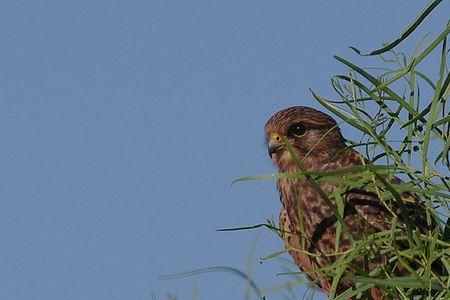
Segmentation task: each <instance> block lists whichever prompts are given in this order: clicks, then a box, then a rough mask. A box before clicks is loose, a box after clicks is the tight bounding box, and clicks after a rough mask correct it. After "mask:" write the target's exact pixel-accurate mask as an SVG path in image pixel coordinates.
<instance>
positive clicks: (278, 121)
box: [264, 106, 345, 169]
mask: <svg viewBox="0 0 450 300" xmlns="http://www.w3.org/2000/svg"><path fill="white" fill-rule="evenodd" d="M264 129H265V133H266V141H267V148H268V151H269V156H270V158H271V159H273V160H274V162H275V164H276V165H277V166H278V167H279V168H280V169H285V168H283V166H285V165H286V164H292V163H293V159H292V156H291V154H290V153H289V151H288V148H287V145H286V144H287V143H289V144H290V145H291V146H292V150H293V151H294V154H295V155H296V156H297V158H299V159H303V158H305V156H308V158H309V159H312V160H314V161H315V162H319V161H320V162H322V161H323V160H324V159H326V158H331V156H333V155H334V154H336V153H337V152H338V151H339V150H341V149H343V148H344V147H345V139H344V138H343V137H342V134H341V132H340V129H339V127H338V126H337V123H336V121H335V120H334V119H333V118H332V117H330V116H329V115H327V114H325V113H323V112H321V111H318V110H316V109H313V108H310V107H306V106H294V107H290V108H286V109H283V110H281V111H279V112H277V113H276V114H274V115H273V116H272V117H271V118H270V119H269V120H268V121H267V123H266V126H265V128H264Z"/></svg>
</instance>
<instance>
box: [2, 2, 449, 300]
mask: <svg viewBox="0 0 450 300" xmlns="http://www.w3.org/2000/svg"><path fill="white" fill-rule="evenodd" d="M426 3H427V1H410V0H398V1H392V0H384V1H361V0H341V1H267V0H258V1H236V0H227V1H211V0H204V1H155V0H154V1H100V0H89V1H81V0H78V1H65V0H58V1H37V0H36V1H32V0H29V1H19V0H14V1H12V0H11V1H0V41H1V43H0V241H1V243H0V299H47V300H51V299H58V300H61V299H68V300H72V299H96V300H98V299H108V300H114V299H140V300H143V299H152V293H154V295H156V297H157V298H158V299H165V298H166V296H165V294H166V292H174V293H177V294H178V296H179V298H180V299H182V300H185V299H191V295H192V292H193V289H194V287H193V286H194V285H196V286H197V294H198V298H197V299H243V295H244V290H245V288H246V283H245V282H244V281H243V280H241V279H239V278H237V277H236V276H233V275H230V274H224V273H211V274H203V275H199V276H197V277H195V278H184V279H179V280H174V281H161V280H159V279H158V275H159V274H170V273H177V272H182V271H189V270H193V269H197V268H201V267H209V266H217V265H223V266H230V267H236V268H239V269H243V270H245V268H246V267H247V256H248V253H249V251H250V248H251V245H252V243H253V242H254V241H255V239H256V237H257V236H258V235H259V240H258V244H257V247H256V252H255V258H254V260H253V263H252V265H253V267H254V279H255V281H256V282H257V284H258V285H260V286H261V287H267V286H269V285H273V284H280V283H283V282H285V280H286V278H283V277H277V276H276V274H277V273H278V272H280V271H282V268H281V264H280V263H279V262H278V261H275V260H273V261H267V262H265V263H263V264H259V263H258V258H259V257H262V256H264V255H267V254H270V253H272V252H275V251H278V250H280V249H282V247H283V246H282V243H281V240H280V239H279V238H278V237H277V236H276V235H275V234H274V233H272V232H270V231H269V230H267V229H258V230H253V231H241V232H228V233H218V232H215V230H216V229H218V228H223V227H233V226H241V225H252V224H257V223H262V222H265V220H266V219H267V218H268V217H277V215H278V211H279V208H280V203H279V200H278V196H277V192H276V189H275V183H274V182H271V181H264V182H263V181H260V182H251V183H244V184H238V185H235V186H233V187H232V186H230V183H231V181H232V180H233V179H235V178H238V177H242V176H246V175H256V174H262V173H269V172H273V171H274V168H273V167H272V165H271V162H270V161H269V158H268V155H267V151H266V148H265V146H264V135H263V126H264V123H265V121H266V120H267V119H268V118H269V117H270V116H271V115H272V114H273V113H274V112H276V111H277V110H279V109H281V108H284V107H287V106H292V105H299V104H301V105H309V106H313V107H316V108H320V106H319V104H318V103H315V101H314V100H313V99H312V97H311V95H310V93H309V91H308V88H314V89H315V90H317V91H319V93H321V94H322V95H331V88H330V86H329V78H330V76H331V75H333V74H335V73H336V72H339V71H342V70H343V69H344V68H343V67H342V66H340V65H339V64H337V63H336V62H335V61H333V59H332V55H333V54H340V55H343V56H345V57H351V58H354V59H356V61H363V59H362V58H357V57H356V56H355V54H354V53H353V52H352V51H350V50H349V49H348V48H347V47H348V46H349V45H355V46H357V47H359V48H361V49H363V50H372V49H374V48H377V47H379V46H380V45H381V44H382V43H383V42H386V41H390V40H392V39H393V38H396V37H397V36H398V35H399V34H400V33H401V32H402V31H403V29H404V28H405V27H406V25H407V24H409V22H410V21H411V20H412V19H413V18H414V17H415V16H416V15H417V14H418V13H419V12H420V11H421V9H422V8H423V7H424V6H425V5H426ZM449 11H450V9H449V5H448V3H445V4H443V5H441V10H440V12H438V13H436V14H434V15H433V19H432V20H429V21H427V22H426V23H425V25H426V28H427V29H426V30H425V31H420V32H419V33H418V34H416V35H414V36H413V37H412V39H411V41H412V42H413V44H416V43H417V41H418V39H420V37H422V36H423V35H424V33H425V32H427V31H434V32H435V33H436V32H437V31H438V30H439V29H441V28H442V27H443V25H444V24H445V22H446V21H447V18H448V16H449V13H448V12H449ZM349 132H350V131H348V128H346V127H344V134H345V133H347V135H348V134H349ZM297 292H298V294H300V295H301V293H302V289H299V290H298V291H297ZM268 296H269V299H280V298H281V295H280V294H275V295H270V294H269V295H268ZM317 299H319V298H317Z"/></svg>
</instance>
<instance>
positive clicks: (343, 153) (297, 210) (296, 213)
mask: <svg viewBox="0 0 450 300" xmlns="http://www.w3.org/2000/svg"><path fill="white" fill-rule="evenodd" d="M265 134H266V138H267V146H268V151H269V156H270V157H271V159H272V160H273V162H274V164H275V166H276V167H277V168H278V169H279V172H281V173H295V172H296V173H298V172H300V171H301V170H300V169H299V166H298V162H296V159H297V160H299V161H301V163H302V165H303V167H304V169H305V170H307V171H325V172H326V171H333V170H338V169H341V168H346V167H351V166H357V165H362V164H363V162H364V159H363V158H362V156H361V155H360V154H359V153H358V152H357V151H355V150H353V149H352V148H350V147H348V146H347V145H346V140H345V139H344V137H343V136H342V134H341V131H340V129H339V127H338V126H337V123H336V121H335V120H334V119H333V118H332V117H330V116H328V115H327V114H325V113H323V112H320V111H318V110H315V109H313V108H309V107H305V106H295V107H290V108H287V109H284V110H281V111H279V112H277V113H276V114H275V115H273V116H272V117H271V118H270V119H269V120H268V121H267V123H266V125H265ZM288 144H289V145H290V147H289V145H288ZM292 154H294V155H292ZM393 181H394V182H397V183H399V182H400V180H399V179H398V178H395V177H393V179H390V182H393ZM316 183H317V186H315V187H314V186H312V182H311V181H309V180H307V179H305V178H303V179H301V178H300V179H297V178H292V177H291V178H281V179H279V180H278V182H277V189H278V191H279V194H280V200H281V203H282V206H283V207H282V210H281V213H280V228H281V235H282V238H283V240H284V242H285V247H286V249H287V250H289V253H290V254H291V256H292V257H293V259H294V261H295V263H296V265H298V267H299V268H300V269H301V270H302V271H303V272H305V273H306V275H307V276H308V277H309V279H310V280H311V281H313V282H314V283H315V284H316V285H317V286H318V287H319V288H320V289H321V290H323V291H324V292H325V293H328V292H329V291H330V289H331V287H332V278H331V277H329V276H328V277H327V276H323V275H322V274H321V273H320V272H317V271H314V270H317V269H318V268H323V267H326V266H329V265H331V264H332V263H333V262H334V261H335V260H336V259H337V256H333V255H326V254H330V253H335V251H336V249H335V247H336V227H337V226H338V223H339V222H337V219H336V216H335V213H334V212H333V210H332V208H331V206H330V202H327V201H326V199H324V198H325V196H328V197H330V198H329V199H328V200H329V201H331V203H332V204H334V205H336V200H334V199H333V197H332V196H333V191H334V190H335V189H336V188H337V187H338V186H337V185H336V184H332V183H328V182H322V181H317V182H316ZM317 187H319V188H320V190H321V191H322V193H321V192H320V191H319V190H318V189H317ZM402 196H403V195H402ZM408 197H409V198H411V199H413V200H414V201H410V202H414V203H413V204H408V214H409V217H410V220H411V223H413V225H414V226H415V228H419V230H420V231H421V232H424V231H425V230H426V218H425V217H424V216H425V208H424V206H423V203H419V202H420V199H419V198H418V197H417V196H415V195H412V194H410V195H408ZM330 199H331V200H330ZM342 199H343V202H344V203H345V208H344V210H343V213H342V219H343V220H344V222H345V223H346V225H347V231H342V233H341V234H340V241H339V244H338V249H337V252H338V253H340V252H343V251H345V250H348V249H349V248H350V247H351V245H352V239H363V238H364V237H365V236H367V235H370V234H373V233H376V232H380V231H383V230H387V229H389V228H391V224H392V220H393V217H394V215H395V217H396V220H398V221H397V223H398V224H400V223H401V222H403V221H404V220H403V219H404V218H402V215H401V213H400V211H399V210H398V209H397V210H395V209H393V210H389V209H388V208H387V207H386V205H385V204H384V203H383V202H382V200H380V199H379V198H378V196H377V195H376V194H374V193H371V192H369V191H364V190H348V191H347V192H346V193H345V194H344V195H342ZM393 212H394V213H393ZM403 216H404V215H403ZM348 231H351V233H352V236H350V234H349V232H348ZM302 233H303V236H302ZM298 249H303V250H304V251H298ZM312 254H314V255H312ZM360 263H361V264H364V261H361V262H360ZM376 263H377V262H374V261H371V262H369V265H370V266H372V267H373V266H374V265H376ZM353 285H354V283H352V282H350V281H348V280H345V279H341V280H340V282H339V285H338V286H337V289H336V291H337V294H340V293H342V292H343V291H345V290H346V289H348V288H350V287H352V286H353ZM370 293H371V297H372V298H373V299H386V297H387V296H386V295H385V294H384V293H383V292H382V291H381V290H379V289H376V288H372V289H371V291H370Z"/></svg>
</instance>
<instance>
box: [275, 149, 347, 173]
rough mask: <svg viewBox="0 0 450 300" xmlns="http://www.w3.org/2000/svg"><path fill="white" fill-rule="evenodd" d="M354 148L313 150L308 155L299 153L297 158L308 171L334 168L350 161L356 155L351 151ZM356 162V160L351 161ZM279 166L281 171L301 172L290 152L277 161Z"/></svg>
mask: <svg viewBox="0 0 450 300" xmlns="http://www.w3.org/2000/svg"><path fill="white" fill-rule="evenodd" d="M352 152H354V150H348V149H344V148H337V149H336V148H334V149H329V150H327V151H320V152H311V153H309V154H307V155H302V154H301V153H298V155H297V158H298V160H299V161H300V162H301V163H302V164H303V166H304V167H305V169H306V170H307V171H318V170H321V171H326V170H334V169H336V168H339V167H342V166H344V165H346V164H348V163H350V162H349V161H348V160H349V158H350V157H354V156H353V155H352V154H351V153H352ZM351 163H352V164H354V163H355V162H353V161H352V162H351ZM277 166H278V169H279V171H280V172H283V173H289V172H299V171H300V170H299V168H298V166H297V163H296V162H295V160H294V159H292V157H291V155H290V153H285V154H284V155H283V156H282V157H280V159H279V160H278V161H277Z"/></svg>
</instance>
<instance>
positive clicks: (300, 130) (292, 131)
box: [287, 123, 308, 136]
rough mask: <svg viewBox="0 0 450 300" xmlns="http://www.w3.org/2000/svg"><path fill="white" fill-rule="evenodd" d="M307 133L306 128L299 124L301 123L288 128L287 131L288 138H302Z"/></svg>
mask: <svg viewBox="0 0 450 300" xmlns="http://www.w3.org/2000/svg"><path fill="white" fill-rule="evenodd" d="M307 131H308V129H307V128H306V126H305V125H303V124H301V123H297V124H294V125H292V126H291V127H289V130H288V134H287V135H288V136H293V135H295V136H303V135H305V134H306V132H307Z"/></svg>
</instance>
